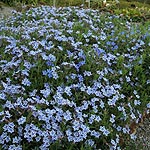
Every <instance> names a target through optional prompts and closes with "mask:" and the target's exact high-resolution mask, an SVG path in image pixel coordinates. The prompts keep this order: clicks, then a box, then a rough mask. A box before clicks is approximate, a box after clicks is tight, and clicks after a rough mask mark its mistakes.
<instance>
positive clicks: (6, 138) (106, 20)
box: [0, 6, 150, 150]
mask: <svg viewBox="0 0 150 150" xmlns="http://www.w3.org/2000/svg"><path fill="white" fill-rule="evenodd" d="M117 20H120V22H122V23H121V24H120V22H118V21H117ZM120 26H122V27H121V28H122V29H124V31H122V30H121V29H119V28H120ZM136 28H137V30H135V27H132V24H130V23H129V22H125V21H124V20H122V19H121V18H119V17H118V16H110V14H101V13H100V12H99V11H98V10H91V9H82V8H78V7H72V8H70V7H65V8H61V7H60V8H54V7H48V6H41V7H38V8H32V9H30V10H28V11H27V12H25V13H15V14H14V16H13V17H11V18H9V19H8V20H5V21H1V22H0V33H1V36H0V40H1V41H2V48H0V78H1V79H0V104H1V105H0V148H2V149H6V150H22V149H24V146H26V148H27V149H32V148H34V146H35V145H36V146H37V147H38V148H39V149H41V150H48V149H49V148H50V147H51V146H52V145H53V144H54V143H55V142H59V143H60V144H61V145H63V146H64V143H63V142H64V141H65V142H68V143H72V144H81V143H83V144H84V146H86V145H89V146H91V147H93V148H94V149H99V148H103V145H105V146H107V148H109V149H118V150H119V149H120V146H121V145H120V139H121V138H122V137H123V135H126V136H131V138H132V137H133V136H134V133H132V132H131V129H130V123H131V121H136V122H137V123H138V122H139V121H140V119H141V117H142V111H141V110H140V106H141V105H142V106H143V107H144V109H145V107H146V106H147V108H150V106H149V103H148V98H149V97H147V95H148V94H147V95H142V93H141V91H142V90H143V87H144V86H145V87H147V85H149V80H150V78H149V77H148V76H147V75H146V74H145V76H144V75H143V71H148V68H144V67H143V66H142V65H143V62H145V60H146V56H145V55H142V53H143V52H144V51H146V50H145V49H146V47H147V46H148V44H150V43H148V40H147V39H148V38H150V34H149V33H150V32H149V33H146V32H145V33H143V35H141V31H140V29H138V27H136ZM147 30H148V31H150V28H149V29H147ZM142 67H143V69H145V70H142V69H141V68H142ZM139 74H140V75H139ZM138 76H139V77H141V78H139V77H138ZM141 85H144V86H141ZM149 90H150V89H149ZM142 98H145V99H146V100H147V101H142ZM35 143H36V144H35ZM100 143H101V144H100Z"/></svg>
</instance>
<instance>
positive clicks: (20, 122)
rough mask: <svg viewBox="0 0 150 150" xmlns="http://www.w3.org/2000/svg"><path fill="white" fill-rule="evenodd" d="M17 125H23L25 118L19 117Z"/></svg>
mask: <svg viewBox="0 0 150 150" xmlns="http://www.w3.org/2000/svg"><path fill="white" fill-rule="evenodd" d="M17 122H18V124H19V125H21V124H24V123H25V122H26V117H23V116H22V117H21V118H19V119H18V120H17Z"/></svg>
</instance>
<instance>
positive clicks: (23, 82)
mask: <svg viewBox="0 0 150 150" xmlns="http://www.w3.org/2000/svg"><path fill="white" fill-rule="evenodd" d="M22 84H23V85H25V86H30V85H31V82H30V81H29V79H27V78H24V79H23V80H22Z"/></svg>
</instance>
